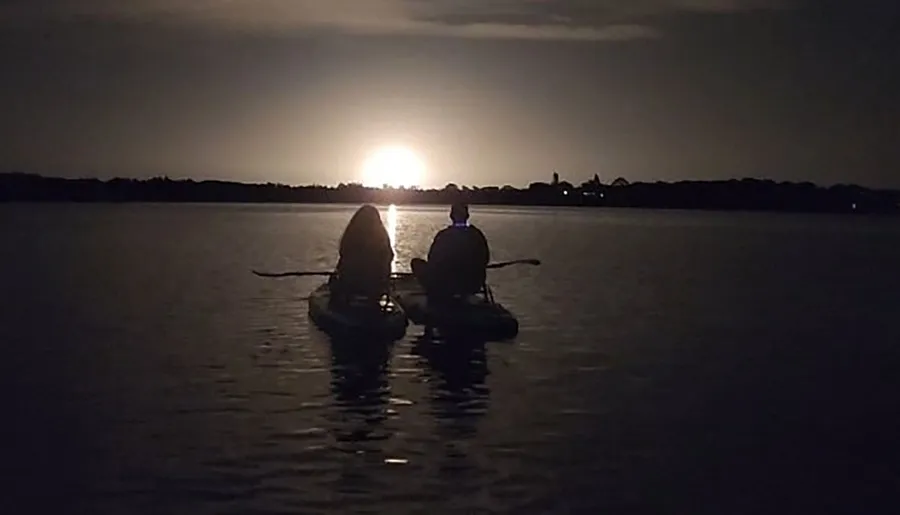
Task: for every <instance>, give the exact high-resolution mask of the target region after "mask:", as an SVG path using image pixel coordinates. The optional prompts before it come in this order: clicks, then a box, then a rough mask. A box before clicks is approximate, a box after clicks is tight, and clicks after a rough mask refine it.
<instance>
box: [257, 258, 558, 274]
mask: <svg viewBox="0 0 900 515" xmlns="http://www.w3.org/2000/svg"><path fill="white" fill-rule="evenodd" d="M540 264H541V262H540V261H539V260H537V259H517V260H515V261H502V262H500V263H491V264H489V265H488V266H487V268H488V269H491V270H493V269H496V268H505V267H507V266H512V265H535V266H536V265H540ZM253 273H254V274H256V275H258V276H260V277H331V276H332V275H335V272H281V273H277V274H276V273H269V272H257V271H256V270H253ZM391 275H393V276H396V277H409V276H411V275H413V274H412V272H394V273H392V274H391Z"/></svg>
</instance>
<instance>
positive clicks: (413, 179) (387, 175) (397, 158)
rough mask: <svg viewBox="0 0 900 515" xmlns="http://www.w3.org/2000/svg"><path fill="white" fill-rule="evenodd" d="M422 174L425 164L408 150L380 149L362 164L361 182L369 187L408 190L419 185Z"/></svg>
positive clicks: (402, 148) (396, 148) (401, 148)
mask: <svg viewBox="0 0 900 515" xmlns="http://www.w3.org/2000/svg"><path fill="white" fill-rule="evenodd" d="M424 173H425V164H424V163H423V162H422V159H420V158H419V156H418V155H416V153H415V152H413V151H412V150H410V149H409V148H406V147H382V148H379V149H378V150H376V151H375V152H373V153H372V154H371V155H369V157H368V158H366V161H365V163H363V167H362V181H363V185H365V186H369V187H376V188H380V187H382V186H387V187H390V188H410V187H412V186H419V185H420V184H421V181H422V176H423V175H424Z"/></svg>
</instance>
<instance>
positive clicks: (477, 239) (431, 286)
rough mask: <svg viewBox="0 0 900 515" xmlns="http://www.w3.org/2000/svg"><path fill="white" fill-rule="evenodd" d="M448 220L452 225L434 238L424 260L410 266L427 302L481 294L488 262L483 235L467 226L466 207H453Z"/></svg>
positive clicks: (475, 228)
mask: <svg viewBox="0 0 900 515" xmlns="http://www.w3.org/2000/svg"><path fill="white" fill-rule="evenodd" d="M450 220H451V221H452V222H453V223H452V225H450V226H449V227H446V228H444V229H441V231H439V232H438V233H437V235H436V236H435V237H434V241H433V242H432V243H431V248H430V249H429V250H428V261H425V260H423V259H419V258H415V259H413V260H412V263H411V266H412V270H413V273H414V274H415V275H416V277H417V278H418V279H419V282H420V283H422V286H423V287H424V288H425V291H426V293H427V294H428V297H429V299H434V300H438V301H442V300H447V299H448V298H450V297H454V296H457V295H471V294H474V293H478V292H479V291H481V290H482V288H483V287H484V283H485V280H486V278H487V265H488V262H489V261H490V259H491V253H490V250H489V248H488V243H487V239H486V238H485V237H484V233H482V232H481V230H480V229H478V228H477V227H475V226H474V225H471V224H470V223H469V207H468V206H467V205H466V204H463V203H456V204H453V206H452V207H451V208H450Z"/></svg>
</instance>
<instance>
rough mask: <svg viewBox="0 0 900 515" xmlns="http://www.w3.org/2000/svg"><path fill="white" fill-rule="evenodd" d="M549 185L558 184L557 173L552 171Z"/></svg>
mask: <svg viewBox="0 0 900 515" xmlns="http://www.w3.org/2000/svg"><path fill="white" fill-rule="evenodd" d="M550 185H551V186H559V174H558V173H556V172H553V180H552V181H551V182H550Z"/></svg>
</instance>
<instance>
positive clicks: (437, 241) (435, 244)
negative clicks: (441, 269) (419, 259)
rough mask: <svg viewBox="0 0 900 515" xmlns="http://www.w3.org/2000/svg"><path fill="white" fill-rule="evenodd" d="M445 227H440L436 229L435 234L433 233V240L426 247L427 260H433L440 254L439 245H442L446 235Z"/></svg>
mask: <svg viewBox="0 0 900 515" xmlns="http://www.w3.org/2000/svg"><path fill="white" fill-rule="evenodd" d="M446 230H447V229H441V230H440V231H438V233H437V235H435V237H434V240H432V242H431V247H429V248H428V261H434V259H435V258H436V257H437V256H439V255H440V254H441V246H442V245H443V243H442V241H443V240H444V237H445V236H446V232H445V231H446Z"/></svg>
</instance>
